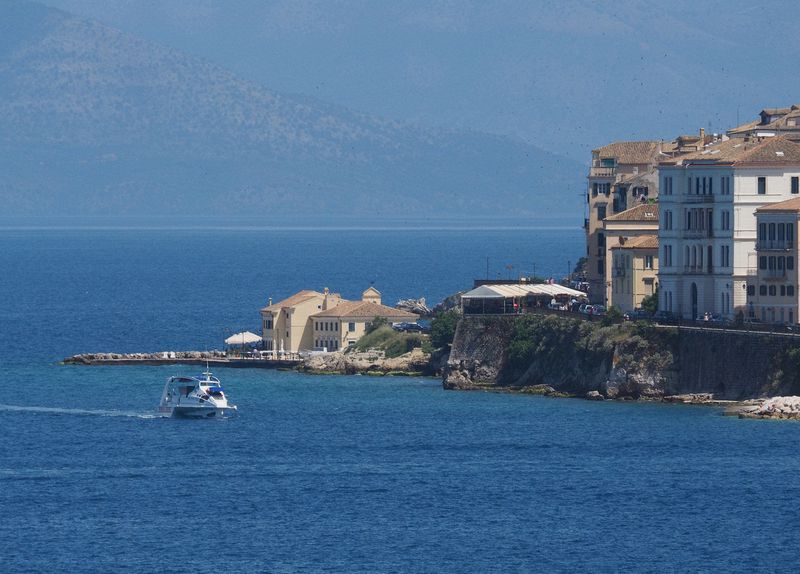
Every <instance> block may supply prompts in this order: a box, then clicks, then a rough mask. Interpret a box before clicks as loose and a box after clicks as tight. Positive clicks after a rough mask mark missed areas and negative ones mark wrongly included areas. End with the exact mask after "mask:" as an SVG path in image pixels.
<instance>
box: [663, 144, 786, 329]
mask: <svg viewBox="0 0 800 574" xmlns="http://www.w3.org/2000/svg"><path fill="white" fill-rule="evenodd" d="M659 176H660V178H661V193H660V197H659V205H660V212H661V213H660V218H659V219H660V222H661V227H660V229H659V234H658V241H659V249H660V253H659V299H660V301H659V309H661V310H664V311H669V312H672V313H675V314H677V315H680V316H682V317H684V318H688V319H693V318H695V319H696V318H700V317H702V316H703V315H704V314H705V313H711V314H719V315H722V316H723V317H726V318H729V319H733V318H734V317H735V316H736V315H737V314H738V312H739V311H742V312H743V313H748V312H749V309H748V295H747V293H748V290H751V285H753V281H754V280H755V279H756V275H755V270H756V269H757V267H758V263H759V260H758V257H760V255H759V254H758V253H757V250H756V240H757V228H756V213H755V212H756V210H757V209H760V210H764V209H765V208H766V206H767V205H769V204H775V203H778V202H782V201H785V200H787V199H791V198H792V197H793V196H797V195H800V144H797V143H795V142H793V141H791V140H790V139H788V138H786V137H782V136H774V137H756V138H733V139H727V140H721V141H714V142H710V143H707V144H706V145H705V146H704V147H703V149H702V151H700V152H696V153H692V154H686V155H683V156H680V157H679V158H675V159H674V160H671V161H664V162H662V163H661V164H660V166H659ZM762 212H763V211H762ZM764 213H765V212H764ZM768 261H769V259H768ZM758 281H759V282H760V283H759V286H758V289H760V285H762V284H764V283H763V282H761V280H760V279H759V280H758ZM767 293H769V287H767ZM777 317H779V314H778V315H777ZM795 317H796V314H795ZM776 320H777V319H776Z"/></svg>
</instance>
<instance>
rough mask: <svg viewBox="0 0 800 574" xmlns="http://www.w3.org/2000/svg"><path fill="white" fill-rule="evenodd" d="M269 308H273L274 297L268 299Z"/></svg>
mask: <svg viewBox="0 0 800 574" xmlns="http://www.w3.org/2000/svg"><path fill="white" fill-rule="evenodd" d="M267 307H272V297H270V298H269V299H268V303H267Z"/></svg>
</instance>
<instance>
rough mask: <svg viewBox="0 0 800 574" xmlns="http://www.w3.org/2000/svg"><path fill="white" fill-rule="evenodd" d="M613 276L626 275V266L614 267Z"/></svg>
mask: <svg viewBox="0 0 800 574" xmlns="http://www.w3.org/2000/svg"><path fill="white" fill-rule="evenodd" d="M611 276H612V277H625V268H624V267H614V268H612V269H611Z"/></svg>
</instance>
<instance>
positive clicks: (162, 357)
mask: <svg viewBox="0 0 800 574" xmlns="http://www.w3.org/2000/svg"><path fill="white" fill-rule="evenodd" d="M62 363H64V364H65V365H175V364H183V365H205V364H208V365H209V366H212V365H214V366H216V365H219V366H223V367H239V368H266V369H274V368H279V367H296V366H297V365H300V364H301V363H302V360H301V359H300V358H299V357H296V356H289V357H285V358H264V359H262V358H249V357H235V356H227V355H226V354H225V353H224V352H222V351H163V352H159V353H83V354H80V355H72V356H71V357H67V358H66V359H64V360H63V361H62Z"/></svg>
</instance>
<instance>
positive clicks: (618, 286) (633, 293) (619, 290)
mask: <svg viewBox="0 0 800 574" xmlns="http://www.w3.org/2000/svg"><path fill="white" fill-rule="evenodd" d="M610 259H611V262H612V268H611V281H610V282H611V288H610V290H609V293H610V295H609V302H610V304H611V305H615V306H616V307H618V308H619V309H620V310H621V311H622V312H623V313H626V312H628V311H633V310H634V309H638V308H640V307H641V306H642V299H644V298H645V297H649V296H651V295H653V294H654V293H655V291H656V287H657V285H658V237H656V236H655V235H642V236H639V237H634V238H632V239H627V240H623V241H621V242H620V243H619V245H616V246H614V247H612V248H611V257H610Z"/></svg>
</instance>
